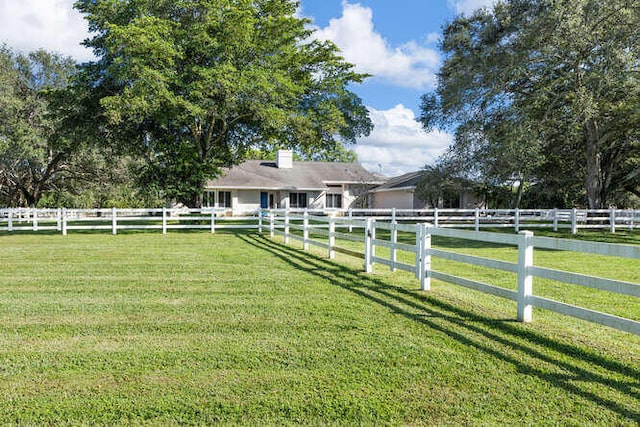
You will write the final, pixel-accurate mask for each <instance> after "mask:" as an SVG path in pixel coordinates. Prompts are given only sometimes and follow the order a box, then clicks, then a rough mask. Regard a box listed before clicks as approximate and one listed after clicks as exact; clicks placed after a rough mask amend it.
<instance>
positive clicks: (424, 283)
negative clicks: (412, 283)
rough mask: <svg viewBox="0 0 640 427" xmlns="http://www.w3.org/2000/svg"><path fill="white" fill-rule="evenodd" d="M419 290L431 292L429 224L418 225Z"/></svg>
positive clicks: (431, 226) (430, 227)
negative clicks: (419, 236)
mask: <svg viewBox="0 0 640 427" xmlns="http://www.w3.org/2000/svg"><path fill="white" fill-rule="evenodd" d="M420 228H421V229H422V231H421V233H420V234H421V239H420V240H421V244H420V289H421V290H423V291H430V290H431V229H432V228H433V225H431V224H420Z"/></svg>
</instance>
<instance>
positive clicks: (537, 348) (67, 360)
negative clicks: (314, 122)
mask: <svg viewBox="0 0 640 427" xmlns="http://www.w3.org/2000/svg"><path fill="white" fill-rule="evenodd" d="M440 243H441V244H442V245H443V246H446V245H449V246H455V247H457V250H461V251H470V252H473V253H486V254H495V256H497V257H505V258H510V257H512V256H513V253H512V252H510V251H512V249H510V248H501V247H483V246H482V245H477V246H476V247H473V246H472V247H467V246H464V245H460V244H457V243H456V242H454V241H442V242H440ZM0 247H1V248H2V263H1V264H0V424H3V425H5V424H56V425H57V424H65V423H68V424H143V423H149V424H178V423H180V424H182V423H188V424H210V423H216V422H221V423H228V424H238V423H243V424H274V425H275V424H277V425H281V424H340V425H342V424H382V423H386V424H418V425H419V424H425V425H434V424H455V425H457V424H474V425H475V424H482V425H487V424H518V425H520V424H579V425H584V424H592V425H602V424H628V425H635V424H637V423H638V422H640V351H639V350H640V337H637V336H633V335H630V334H625V333H622V332H617V331H614V330H611V329H608V328H604V327H599V326H596V325H591V324H588V323H585V322H582V321H578V320H573V319H569V318H566V317H562V316H560V315H556V314H554V313H548V312H545V311H542V310H534V322H533V323H531V324H519V323H517V322H514V321H513V319H514V317H515V305H514V303H512V302H509V301H503V300H501V299H498V298H494V297H491V296H487V295H484V294H479V293H476V292H472V291H468V290H465V289H461V288H457V287H454V286H451V285H447V284H444V283H439V282H434V284H433V291H431V292H429V293H423V292H420V291H418V290H417V287H418V283H417V281H416V280H415V279H414V278H413V277H412V276H411V275H409V274H406V273H402V272H400V273H395V274H391V273H390V272H388V269H385V268H383V267H378V268H376V270H375V272H374V273H373V274H369V275H367V274H364V273H362V272H360V270H359V269H358V266H359V264H358V263H359V261H356V260H353V259H347V258H345V257H343V256H338V259H337V260H336V261H335V262H333V261H328V260H326V259H324V257H323V256H322V253H320V252H312V253H303V252H301V251H299V250H298V249H297V247H299V244H297V243H295V244H292V245H291V246H284V245H282V244H281V243H280V241H279V240H278V239H276V240H274V241H271V240H268V239H265V238H262V237H259V236H257V235H255V234H243V233H238V234H235V233H217V234H215V235H211V234H208V233H205V232H193V233H170V234H167V235H161V234H160V233H124V234H120V235H117V236H111V235H108V234H69V235H68V236H60V235H36V234H24V235H7V234H4V235H0ZM536 256H537V257H538V259H539V260H540V261H544V262H549V263H554V262H556V263H563V261H562V260H561V259H560V258H559V257H558V254H557V253H549V254H546V253H542V254H540V255H539V256H538V255H536ZM545 257H546V258H545ZM545 259H546V260H545ZM576 263H577V264H579V265H577V267H578V268H580V269H586V270H591V269H592V268H595V269H601V270H603V271H602V272H603V274H613V275H616V274H617V273H616V271H617V270H618V269H619V268H620V266H619V265H614V266H612V265H611V264H609V265H608V267H607V265H606V264H607V263H604V264H605V266H602V265H600V264H599V263H595V264H598V265H600V266H597V267H594V266H593V265H592V264H594V263H592V262H589V261H584V262H577V261H576ZM623 266H628V264H624V263H623ZM631 267H632V268H627V269H623V270H624V271H626V272H624V273H622V274H623V276H625V277H626V279H625V280H627V279H628V280H632V279H633V278H635V280H636V281H637V279H638V276H637V275H638V272H637V270H636V269H635V267H634V266H633V265H632V266H631ZM443 268H449V267H447V266H446V265H443ZM450 268H455V269H456V270H457V271H459V272H460V273H461V275H469V276H474V275H476V274H477V275H479V276H482V275H485V276H486V277H487V278H488V279H490V278H492V276H491V275H490V273H487V272H484V271H479V272H475V271H474V270H473V269H471V268H470V267H468V268H467V267H464V266H455V267H453V266H452V267H450ZM604 270H606V271H604ZM627 270H628V271H627ZM496 280H498V281H503V282H504V285H505V286H510V279H508V278H501V277H496ZM549 287H550V289H548V290H545V292H550V293H553V292H560V291H558V290H557V289H554V288H553V287H552V286H551V285H549ZM567 292H569V297H570V299H574V298H577V299H580V298H583V296H582V295H583V294H582V293H581V292H582V291H580V290H573V289H572V290H571V291H567ZM621 298H622V297H621ZM597 304H600V303H597ZM604 304H605V305H607V306H608V307H609V306H610V307H611V308H612V309H613V310H614V311H615V310H618V311H620V312H622V314H629V315H631V316H633V315H634V314H635V315H636V316H637V314H638V313H639V312H640V309H638V305H637V304H636V305H630V306H629V304H631V303H629V302H628V299H627V298H622V299H619V300H618V301H614V302H612V303H608V302H607V303H604ZM635 310H637V311H635ZM637 317H640V316H637Z"/></svg>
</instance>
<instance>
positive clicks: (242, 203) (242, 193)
mask: <svg viewBox="0 0 640 427" xmlns="http://www.w3.org/2000/svg"><path fill="white" fill-rule="evenodd" d="M231 197H232V200H233V201H232V204H231V207H232V209H233V214H234V215H243V214H247V213H253V212H255V211H257V210H258V209H260V191H258V190H232V191H231Z"/></svg>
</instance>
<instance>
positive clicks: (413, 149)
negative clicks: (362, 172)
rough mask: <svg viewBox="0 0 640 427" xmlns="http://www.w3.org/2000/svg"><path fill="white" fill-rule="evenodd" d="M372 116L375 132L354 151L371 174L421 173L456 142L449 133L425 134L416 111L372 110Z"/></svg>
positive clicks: (370, 109)
mask: <svg viewBox="0 0 640 427" xmlns="http://www.w3.org/2000/svg"><path fill="white" fill-rule="evenodd" d="M369 115H370V117H371V120H372V121H373V124H374V125H375V128H374V130H373V132H372V133H371V135H369V136H368V137H366V138H361V139H359V140H358V143H357V144H356V145H355V147H354V150H355V152H356V153H357V154H358V160H359V161H360V163H361V164H362V165H363V166H364V167H365V168H366V169H368V170H370V171H371V172H376V173H383V174H385V175H387V176H397V175H401V174H403V173H407V172H412V171H416V170H419V169H422V168H423V167H424V166H425V165H426V164H428V163H432V162H433V161H434V160H435V159H436V158H437V157H438V156H439V155H440V154H442V153H443V152H444V151H445V150H446V148H447V147H448V146H449V144H450V143H451V142H452V140H453V138H452V136H451V135H450V134H448V133H444V132H440V131H434V132H429V133H426V132H425V131H424V130H423V129H422V126H421V125H420V123H418V122H417V121H416V117H415V114H414V113H413V111H412V110H411V109H409V108H406V107H405V106H403V105H401V104H400V105H397V106H395V107H394V108H392V109H390V110H385V111H379V110H375V109H373V108H369Z"/></svg>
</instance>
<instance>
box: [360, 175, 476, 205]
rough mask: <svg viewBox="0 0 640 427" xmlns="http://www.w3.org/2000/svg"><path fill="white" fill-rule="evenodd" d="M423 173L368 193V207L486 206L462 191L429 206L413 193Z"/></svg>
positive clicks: (474, 195)
mask: <svg viewBox="0 0 640 427" xmlns="http://www.w3.org/2000/svg"><path fill="white" fill-rule="evenodd" d="M423 173H424V171H416V172H410V173H407V174H404V175H400V176H397V177H394V178H390V179H389V180H388V181H387V182H386V183H384V184H382V185H380V186H378V187H376V188H373V189H371V190H370V191H369V194H370V196H369V197H370V205H371V207H372V208H375V209H391V208H396V209H429V208H433V207H437V208H460V209H473V208H477V207H478V208H483V207H485V206H486V203H485V201H484V198H483V197H479V196H478V195H476V194H474V193H473V192H471V191H463V192H461V193H456V194H452V195H450V196H451V197H449V198H447V199H446V200H444V199H441V200H440V201H439V203H438V206H430V205H429V203H428V202H426V201H424V200H422V199H420V198H419V197H418V196H416V194H415V191H416V187H417V185H418V182H419V181H420V178H421V176H422V174H423Z"/></svg>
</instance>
